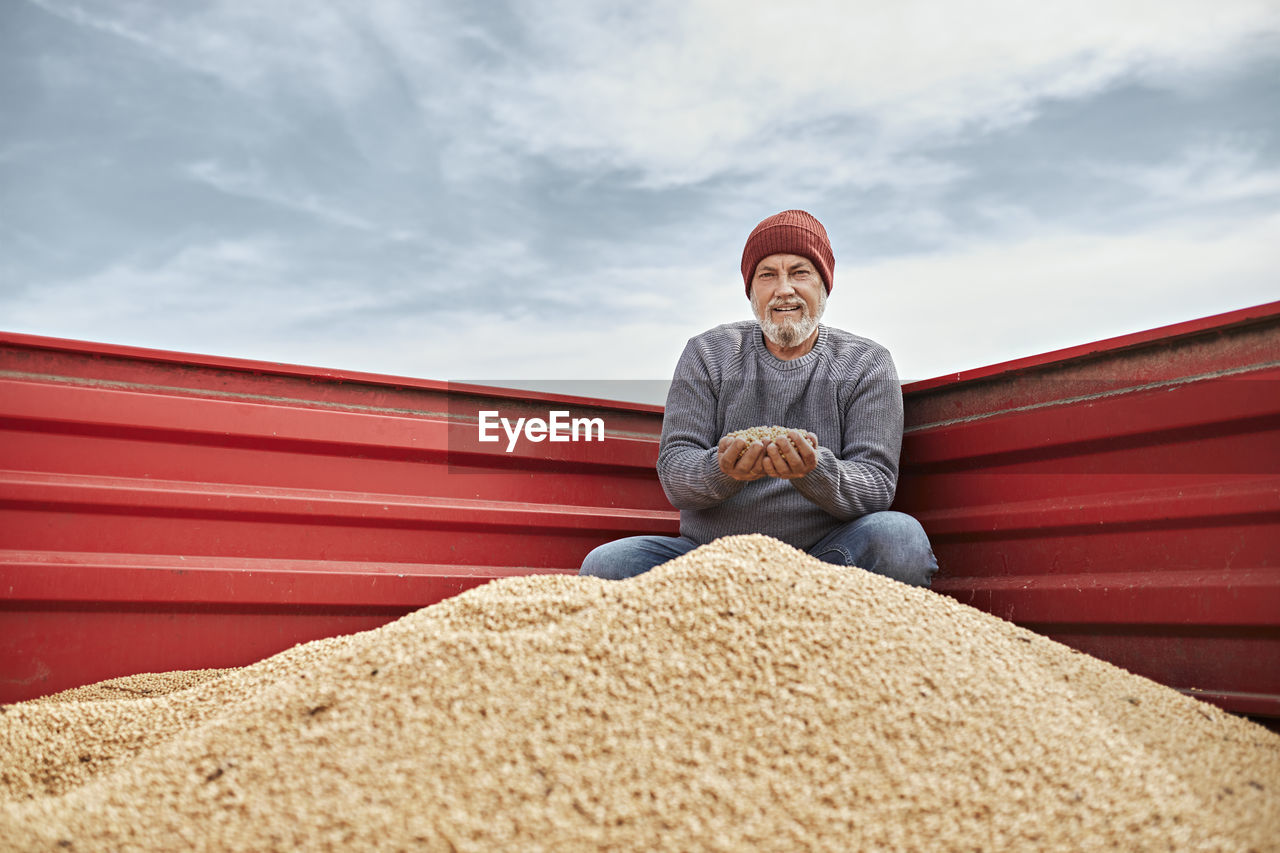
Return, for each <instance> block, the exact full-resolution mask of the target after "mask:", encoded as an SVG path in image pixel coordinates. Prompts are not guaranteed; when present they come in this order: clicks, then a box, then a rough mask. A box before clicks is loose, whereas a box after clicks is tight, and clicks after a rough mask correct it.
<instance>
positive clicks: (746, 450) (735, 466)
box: [716, 436, 765, 482]
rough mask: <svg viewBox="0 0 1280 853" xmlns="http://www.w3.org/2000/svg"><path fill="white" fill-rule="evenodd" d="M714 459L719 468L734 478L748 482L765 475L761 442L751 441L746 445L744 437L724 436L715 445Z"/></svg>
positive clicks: (763, 451) (763, 452) (763, 450)
mask: <svg viewBox="0 0 1280 853" xmlns="http://www.w3.org/2000/svg"><path fill="white" fill-rule="evenodd" d="M716 459H717V460H718V461H719V463H720V470H721V471H723V472H724V473H726V474H728V475H729V476H730V477H732V478H733V479H735V480H742V481H744V482H749V481H751V480H759V479H760V478H761V477H763V476H765V472H764V468H763V467H762V466H761V462H762V461H763V460H764V459H765V449H764V444H763V443H762V442H759V441H753V442H751V444H750V445H748V444H747V442H746V441H745V440H744V439H741V438H729V437H728V436H725V437H724V438H722V439H720V443H719V444H718V445H717V446H716Z"/></svg>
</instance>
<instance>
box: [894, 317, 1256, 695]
mask: <svg viewBox="0 0 1280 853" xmlns="http://www.w3.org/2000/svg"><path fill="white" fill-rule="evenodd" d="M903 390H904V397H905V401H906V408H907V434H906V436H905V440H904V445H903V468H902V478H901V482H900V486H899V491H898V499H897V501H896V503H895V507H896V508H898V509H901V510H903V511H905V512H911V513H913V514H915V515H916V516H917V517H919V518H920V519H921V521H922V523H923V524H924V526H925V528H926V530H928V531H929V534H930V537H931V539H932V540H933V542H934V546H935V551H936V552H937V554H938V558H939V562H940V564H941V571H940V572H939V574H938V576H937V578H936V579H935V588H936V589H937V590H939V591H941V592H945V593H947V594H949V595H953V596H955V597H956V598H958V599H959V600H961V601H964V602H967V603H970V604H973V605H975V606H977V607H980V608H982V609H984V610H987V611H989V612H992V613H995V614H996V615H999V616H1001V617H1004V618H1007V619H1011V620H1013V621H1015V622H1018V623H1020V624H1023V625H1025V626H1027V627H1029V628H1031V629H1032V630H1035V631H1038V632H1040V633H1044V634H1047V635H1049V636H1052V637H1054V638H1055V639H1058V640H1061V641H1062V642H1065V643H1067V644H1069V645H1072V646H1074V647H1076V648H1078V649H1081V650H1082V651H1086V652H1089V653H1090V654H1093V655H1095V656H1097V657H1101V658H1103V659H1105V660H1109V661H1111V662H1113V663H1116V664H1117V665H1120V666H1123V667H1125V668H1126V669H1129V670H1130V671H1133V672H1136V673H1138V674H1141V675H1145V676H1148V677H1150V678H1153V679H1155V680H1157V681H1161V682H1163V683H1165V684H1169V685H1171V686H1174V687H1177V688H1179V689H1182V690H1184V691H1186V692H1188V693H1193V694H1195V695H1198V696H1201V697H1202V698H1205V699H1208V700H1209V701H1213V702H1216V703H1217V704H1220V705H1222V706H1223V707H1225V708H1228V709H1229V710H1234V711H1238V712H1241V713H1250V714H1260V715H1270V716H1278V717H1280V303H1273V304H1270V305H1265V306H1259V307H1257V308H1252V309H1247V310H1244V311H1237V312H1232V313H1231V314H1226V315H1221V316H1219V317H1213V318H1205V319H1202V320H1197V321H1195V322H1192V323H1184V324H1179V325H1178V326H1174V327H1169V328H1166V329H1157V330H1152V331H1150V332H1144V333H1141V334H1138V335H1130V336H1126V337H1124V338H1119V339H1114V340H1112V341H1103V342H1099V343H1097V344H1088V345H1083V346H1081V347H1075V348H1072V349H1071V350H1067V351H1063V352H1060V353H1056V354H1046V355H1044V356H1036V357H1033V358H1029V359H1022V360H1019V361H1016V362H1010V363H1008V364H1005V365H995V366H993V367H990V368H982V369H980V370H976V371H970V372H969V373H967V374H960V375H957V376H955V377H943V378H939V379H934V380H928V381H926V382H921V383H914V384H910V385H907V386H905V387H904V389H903Z"/></svg>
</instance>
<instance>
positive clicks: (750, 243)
mask: <svg viewBox="0 0 1280 853" xmlns="http://www.w3.org/2000/svg"><path fill="white" fill-rule="evenodd" d="M770 255H803V256H804V257H806V258H808V259H809V260H811V261H813V265H814V266H816V267H817V268H818V273H819V274H820V275H821V276H822V283H823V284H825V285H826V286H827V293H830V292H831V286H832V284H834V283H835V282H834V280H833V279H832V270H833V268H834V267H835V265H836V259H835V256H834V255H832V254H831V241H830V240H829V239H827V229H825V228H823V227H822V223H821V222H819V221H818V220H817V219H814V218H813V216H812V214H809V213H806V212H804V211H803V210H784V211H782V213H775V214H774V215H773V216H770V217H769V218H768V219H765V220H763V221H762V222H761V223H760V224H759V225H757V226H756V227H755V230H754V231H752V232H751V236H750V237H748V238H747V245H746V248H744V249H743V250H742V280H743V281H744V282H746V285H747V296H750V295H751V278H752V276H754V275H755V273H756V266H757V265H758V264H759V263H760V262H761V261H763V260H764V259H765V258H767V257H769V256H770Z"/></svg>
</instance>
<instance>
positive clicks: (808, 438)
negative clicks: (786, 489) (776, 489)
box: [760, 429, 818, 480]
mask: <svg viewBox="0 0 1280 853" xmlns="http://www.w3.org/2000/svg"><path fill="white" fill-rule="evenodd" d="M787 438H788V439H790V441H785V442H784V441H774V442H772V443H770V444H769V447H768V450H767V451H766V452H765V455H764V458H763V459H762V460H761V463H760V467H761V468H762V469H763V470H764V473H765V474H766V475H767V476H769V477H778V478H779V479H783V480H795V479H797V478H799V477H803V476H804V475H805V474H808V473H809V472H810V471H812V470H813V469H814V468H816V467H818V452H817V447H818V437H817V436H816V435H814V434H813V433H811V432H806V433H802V432H799V431H798V430H794V429H790V430H787Z"/></svg>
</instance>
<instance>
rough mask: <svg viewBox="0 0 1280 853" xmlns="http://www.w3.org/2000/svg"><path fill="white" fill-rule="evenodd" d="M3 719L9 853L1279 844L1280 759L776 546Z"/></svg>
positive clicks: (445, 610) (548, 587) (1007, 639)
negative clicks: (160, 688)
mask: <svg viewBox="0 0 1280 853" xmlns="http://www.w3.org/2000/svg"><path fill="white" fill-rule="evenodd" d="M3 710H4V713H3V714H0V797H2V798H3V799H2V800H0V848H4V849H22V850H28V849H37V850H38V849H50V850H63V849H70V850H106V849H110V850H118V849H136V850H171V849H195V850H267V849H313V850H314V849H320V850H322V849H332V850H374V849H379V850H381V849H422V850H455V851H471V850H475V851H481V850H485V851H488V850H518V851H539V850H558V851H559V850H569V851H573V850H684V851H688V850H724V851H740V850H833V851H834V850H842V851H843V850H931V851H932V850H940V851H945V850H1064V851H1065V850H1071V851H1076V850H1125V851H1129V850H1232V851H1242V850H1258V851H1265V850H1276V849H1280V848H1278V847H1277V841H1276V839H1277V838H1280V800H1278V799H1277V795H1278V794H1280V737H1277V736H1276V735H1274V734H1272V733H1270V732H1268V731H1266V730H1265V729H1263V728H1261V727H1259V726H1257V725H1255V724H1253V723H1250V722H1248V721H1245V720H1241V719H1239V718H1236V717H1233V716H1231V715H1229V714H1226V713H1224V712H1222V711H1220V710H1218V709H1216V708H1214V707H1212V706H1209V705H1206V704H1202V703H1200V702H1197V701H1196V700H1194V699H1190V698H1187V697H1184V696H1182V695H1180V694H1178V693H1177V692H1175V691H1173V690H1169V689H1167V688H1164V687H1161V686H1159V685H1157V684H1155V683H1153V682H1150V681H1148V680H1146V679H1142V678H1139V677H1137V676H1134V675H1131V674H1129V673H1126V672H1124V671H1122V670H1120V669H1117V668H1115V667H1113V666H1110V665H1109V664H1106V663H1103V662H1101V661H1098V660H1096V659H1094V658H1091V657H1088V656H1087V655H1083V654H1080V653H1077V652H1073V651H1071V650H1070V649H1068V648H1066V647H1065V646H1061V645H1059V644H1057V643H1054V642H1052V641H1050V640H1048V639H1045V638H1043V637H1039V636H1037V635H1035V634H1032V633H1030V632H1027V631H1025V630H1023V629H1020V628H1017V627H1016V626H1013V625H1011V624H1010V623H1007V622H1004V621H1001V620H999V619H996V618H994V617H992V616H989V615H987V614H984V613H981V612H979V611H977V610H974V609H972V608H969V607H966V606H965V605H962V604H959V603H958V602H956V601H954V600H952V599H950V598H947V597H946V596H943V595H939V594H936V593H932V592H930V591H928V590H922V589H917V588H914V587H908V586H906V585H903V584H899V583H897V582H895V581H891V580H888V579H886V578H882V577H879V576H876V575H872V574H869V573H866V572H862V571H860V570H856V569H846V568H840V567H835V566H831V565H828V564H826V563H821V562H818V561H816V560H814V559H812V558H810V557H808V556H806V555H804V554H802V553H801V552H799V551H796V550H794V549H792V548H790V547H788V546H786V545H783V544H782V543H779V542H776V541H775V540H771V539H768V538H766V537H761V536H739V537H731V538H727V539H722V540H719V541H718V542H715V543H712V544H711V545H708V546H705V547H703V548H699V549H697V550H695V551H693V552H691V553H689V554H687V555H685V556H684V557H682V558H680V559H677V560H674V561H672V562H670V563H667V564H666V565H664V566H660V567H658V568H657V569H654V570H653V571H652V572H649V573H647V574H645V575H641V576H640V577H637V578H634V579H632V580H628V581H622V582H610V581H602V580H599V579H595V578H579V577H569V576H563V575H543V576H535V577H525V578H510V579H505V580H500V581H494V582H492V583H490V584H487V585H485V586H483V587H480V588H477V589H474V590H471V591H468V592H466V593H463V594H462V595H459V596H456V597H454V598H451V599H448V600H446V601H443V602H441V603H439V604H436V605H434V606H432V607H428V608H424V609H422V610H420V611H417V612H416V613H413V614H410V615H409V616H406V617H404V618H403V619H400V620H398V621H396V622H394V623H391V624H389V625H386V626H384V627H382V628H379V629H376V630H374V631H369V632H365V633H362V634H354V635H350V636H348V637H341V638H334V639H331V640H325V641H320V642H317V643H309V644H306V645H302V646H298V647H295V648H294V649H290V650H289V651H287V652H284V653H282V654H280V655H276V656H275V657H272V658H268V659H267V660H264V661H262V662H260V663H258V664H255V665H253V666H248V667H244V668H243V669H240V670H235V671H232V672H229V673H224V674H222V675H221V676H220V677H214V678H209V679H205V680H203V681H199V682H197V683H192V684H191V685H190V686H187V687H185V689H180V690H175V691H170V692H165V693H160V694H158V695H152V696H135V697H130V698H121V699H111V698H94V699H92V700H91V701H83V700H75V699H70V698H64V700H63V701H58V702H43V703H39V702H33V703H22V704H18V705H10V706H5V707H4V709H3ZM85 757H87V758H88V760H87V761H86V760H83V759H84V758H85ZM86 768H87V769H86Z"/></svg>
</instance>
